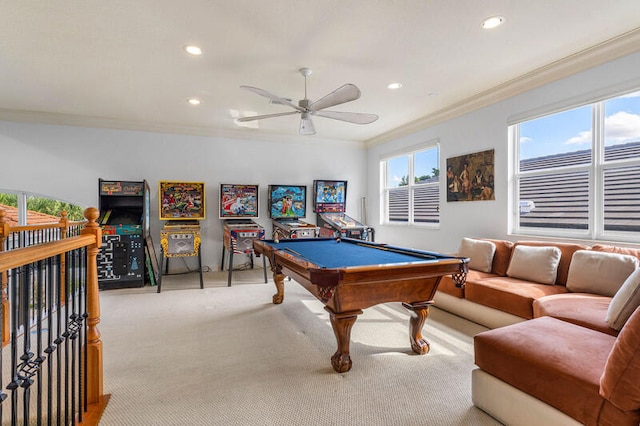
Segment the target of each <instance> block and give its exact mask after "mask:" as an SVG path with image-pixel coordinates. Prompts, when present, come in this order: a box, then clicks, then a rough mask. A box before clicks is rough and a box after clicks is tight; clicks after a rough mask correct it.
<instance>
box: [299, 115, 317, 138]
mask: <svg viewBox="0 0 640 426" xmlns="http://www.w3.org/2000/svg"><path fill="white" fill-rule="evenodd" d="M300 134H301V135H315V134H316V128H315V127H314V126H313V121H311V114H309V113H308V112H303V113H302V117H301V118H300Z"/></svg>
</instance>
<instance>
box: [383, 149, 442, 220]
mask: <svg viewBox="0 0 640 426" xmlns="http://www.w3.org/2000/svg"><path fill="white" fill-rule="evenodd" d="M433 149H435V150H436V152H437V160H436V164H437V166H438V178H439V177H440V174H441V173H440V171H441V170H442V167H441V165H440V163H441V158H440V141H439V139H434V140H431V141H429V142H426V143H423V144H420V145H417V146H413V147H410V148H407V149H404V150H402V151H397V152H394V153H390V154H387V155H384V156H381V157H380V163H379V164H380V225H384V226H402V227H420V228H431V229H438V228H440V223H441V221H440V203H441V201H442V194H441V192H442V190H441V187H440V186H441V181H440V179H438V181H437V182H433V183H431V184H433V185H435V186H436V187H437V194H438V206H437V211H438V218H437V221H436V222H425V221H416V220H415V211H414V210H415V203H414V194H415V191H416V188H420V187H422V188H424V185H430V184H429V183H427V184H425V183H416V182H415V177H416V176H415V161H414V159H415V154H417V153H420V152H423V151H429V150H433ZM400 157H408V171H407V173H408V176H407V186H406V188H407V192H408V198H409V200H408V205H407V209H408V212H407V213H408V218H407V221H406V222H405V221H391V220H389V199H390V197H389V192H390V190H391V189H395V188H398V187H389V186H388V182H389V167H388V164H389V161H391V160H393V159H396V158H400Z"/></svg>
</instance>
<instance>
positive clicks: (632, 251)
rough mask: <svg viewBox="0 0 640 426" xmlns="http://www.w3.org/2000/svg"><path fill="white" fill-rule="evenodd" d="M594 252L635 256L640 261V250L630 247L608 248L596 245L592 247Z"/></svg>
mask: <svg viewBox="0 0 640 426" xmlns="http://www.w3.org/2000/svg"><path fill="white" fill-rule="evenodd" d="M591 250H593V251H603V252H606V253H618V254H627V255H629V256H635V257H637V258H638V260H640V249H634V248H629V247H618V246H607V245H604V244H596V245H594V246H593V247H591Z"/></svg>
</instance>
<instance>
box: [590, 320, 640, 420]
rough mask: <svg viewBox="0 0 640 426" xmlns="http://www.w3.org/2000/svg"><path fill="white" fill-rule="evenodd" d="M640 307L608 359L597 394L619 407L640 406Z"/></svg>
mask: <svg viewBox="0 0 640 426" xmlns="http://www.w3.org/2000/svg"><path fill="white" fill-rule="evenodd" d="M638 378H640V308H638V309H636V310H635V312H634V313H633V314H632V315H631V317H630V318H629V320H628V321H627V323H626V324H625V326H624V327H623V328H622V330H621V331H620V334H618V338H617V339H616V342H615V343H614V345H613V348H612V349H611V353H610V354H609V357H608V358H607V362H606V364H605V368H604V372H603V373H602V377H601V378H600V395H601V396H602V397H603V398H606V399H607V400H609V402H611V403H612V404H613V405H615V406H616V407H618V408H620V409H621V410H627V411H631V410H639V409H640V380H639V379H638Z"/></svg>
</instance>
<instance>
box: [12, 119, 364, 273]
mask: <svg viewBox="0 0 640 426" xmlns="http://www.w3.org/2000/svg"><path fill="white" fill-rule="evenodd" d="M0 153H1V155H2V161H1V162H0V192H2V191H7V190H11V191H15V190H20V191H27V192H31V193H36V194H41V195H45V196H48V197H53V198H58V199H61V200H64V201H67V202H71V203H74V204H78V205H81V206H84V207H90V206H94V207H98V178H103V179H107V180H143V179H146V180H147V182H148V183H149V186H150V189H151V235H152V237H153V240H154V243H155V245H156V250H157V252H158V253H159V239H160V229H161V228H162V226H163V223H162V222H161V221H160V220H159V219H158V181H160V180H176V181H195V182H205V188H206V210H207V212H206V215H207V219H206V220H204V221H201V229H202V255H203V264H204V265H207V266H209V267H210V268H211V269H213V270H218V269H219V268H220V260H221V254H222V252H221V250H222V235H223V232H222V222H221V221H220V220H219V219H218V194H219V185H220V183H239V184H243V183H245V184H259V185H260V197H261V199H260V218H259V219H257V220H256V221H257V222H258V223H260V224H261V225H263V226H264V227H265V228H266V232H267V235H268V236H269V235H270V233H271V220H270V219H269V216H268V213H267V186H268V185H269V184H295V185H307V193H308V194H309V195H308V202H307V218H306V219H305V220H306V221H307V222H311V223H315V222H316V218H315V214H314V213H313V210H312V209H313V203H312V197H311V195H312V194H313V188H312V187H313V185H312V183H313V180H314V179H346V180H348V182H349V183H348V188H347V197H348V199H347V213H348V214H350V215H351V216H353V217H355V218H359V217H360V205H361V199H362V197H363V196H364V195H365V189H366V186H365V183H364V182H365V181H364V179H365V173H364V170H365V158H366V156H365V148H364V145H363V144H360V143H350V142H344V141H327V140H320V139H318V138H316V137H300V140H299V141H298V142H297V143H292V142H268V141H264V140H250V139H246V140H238V139H223V138H216V137H200V136H185V135H171V134H159V133H146V132H136V131H123V130H109V129H96V128H82V127H71V126H56V125H44V124H24V123H13V122H1V121H0ZM234 260H236V261H234V263H236V264H237V263H243V262H244V261H245V260H246V258H245V256H235V259H234ZM186 262H188V263H187V265H188V266H189V267H190V268H192V269H193V268H195V267H196V265H197V263H196V262H195V259H186ZM174 264H175V266H176V267H179V266H180V264H179V262H171V268H172V271H173V270H174ZM258 264H260V265H261V262H258ZM183 266H184V265H183Z"/></svg>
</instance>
